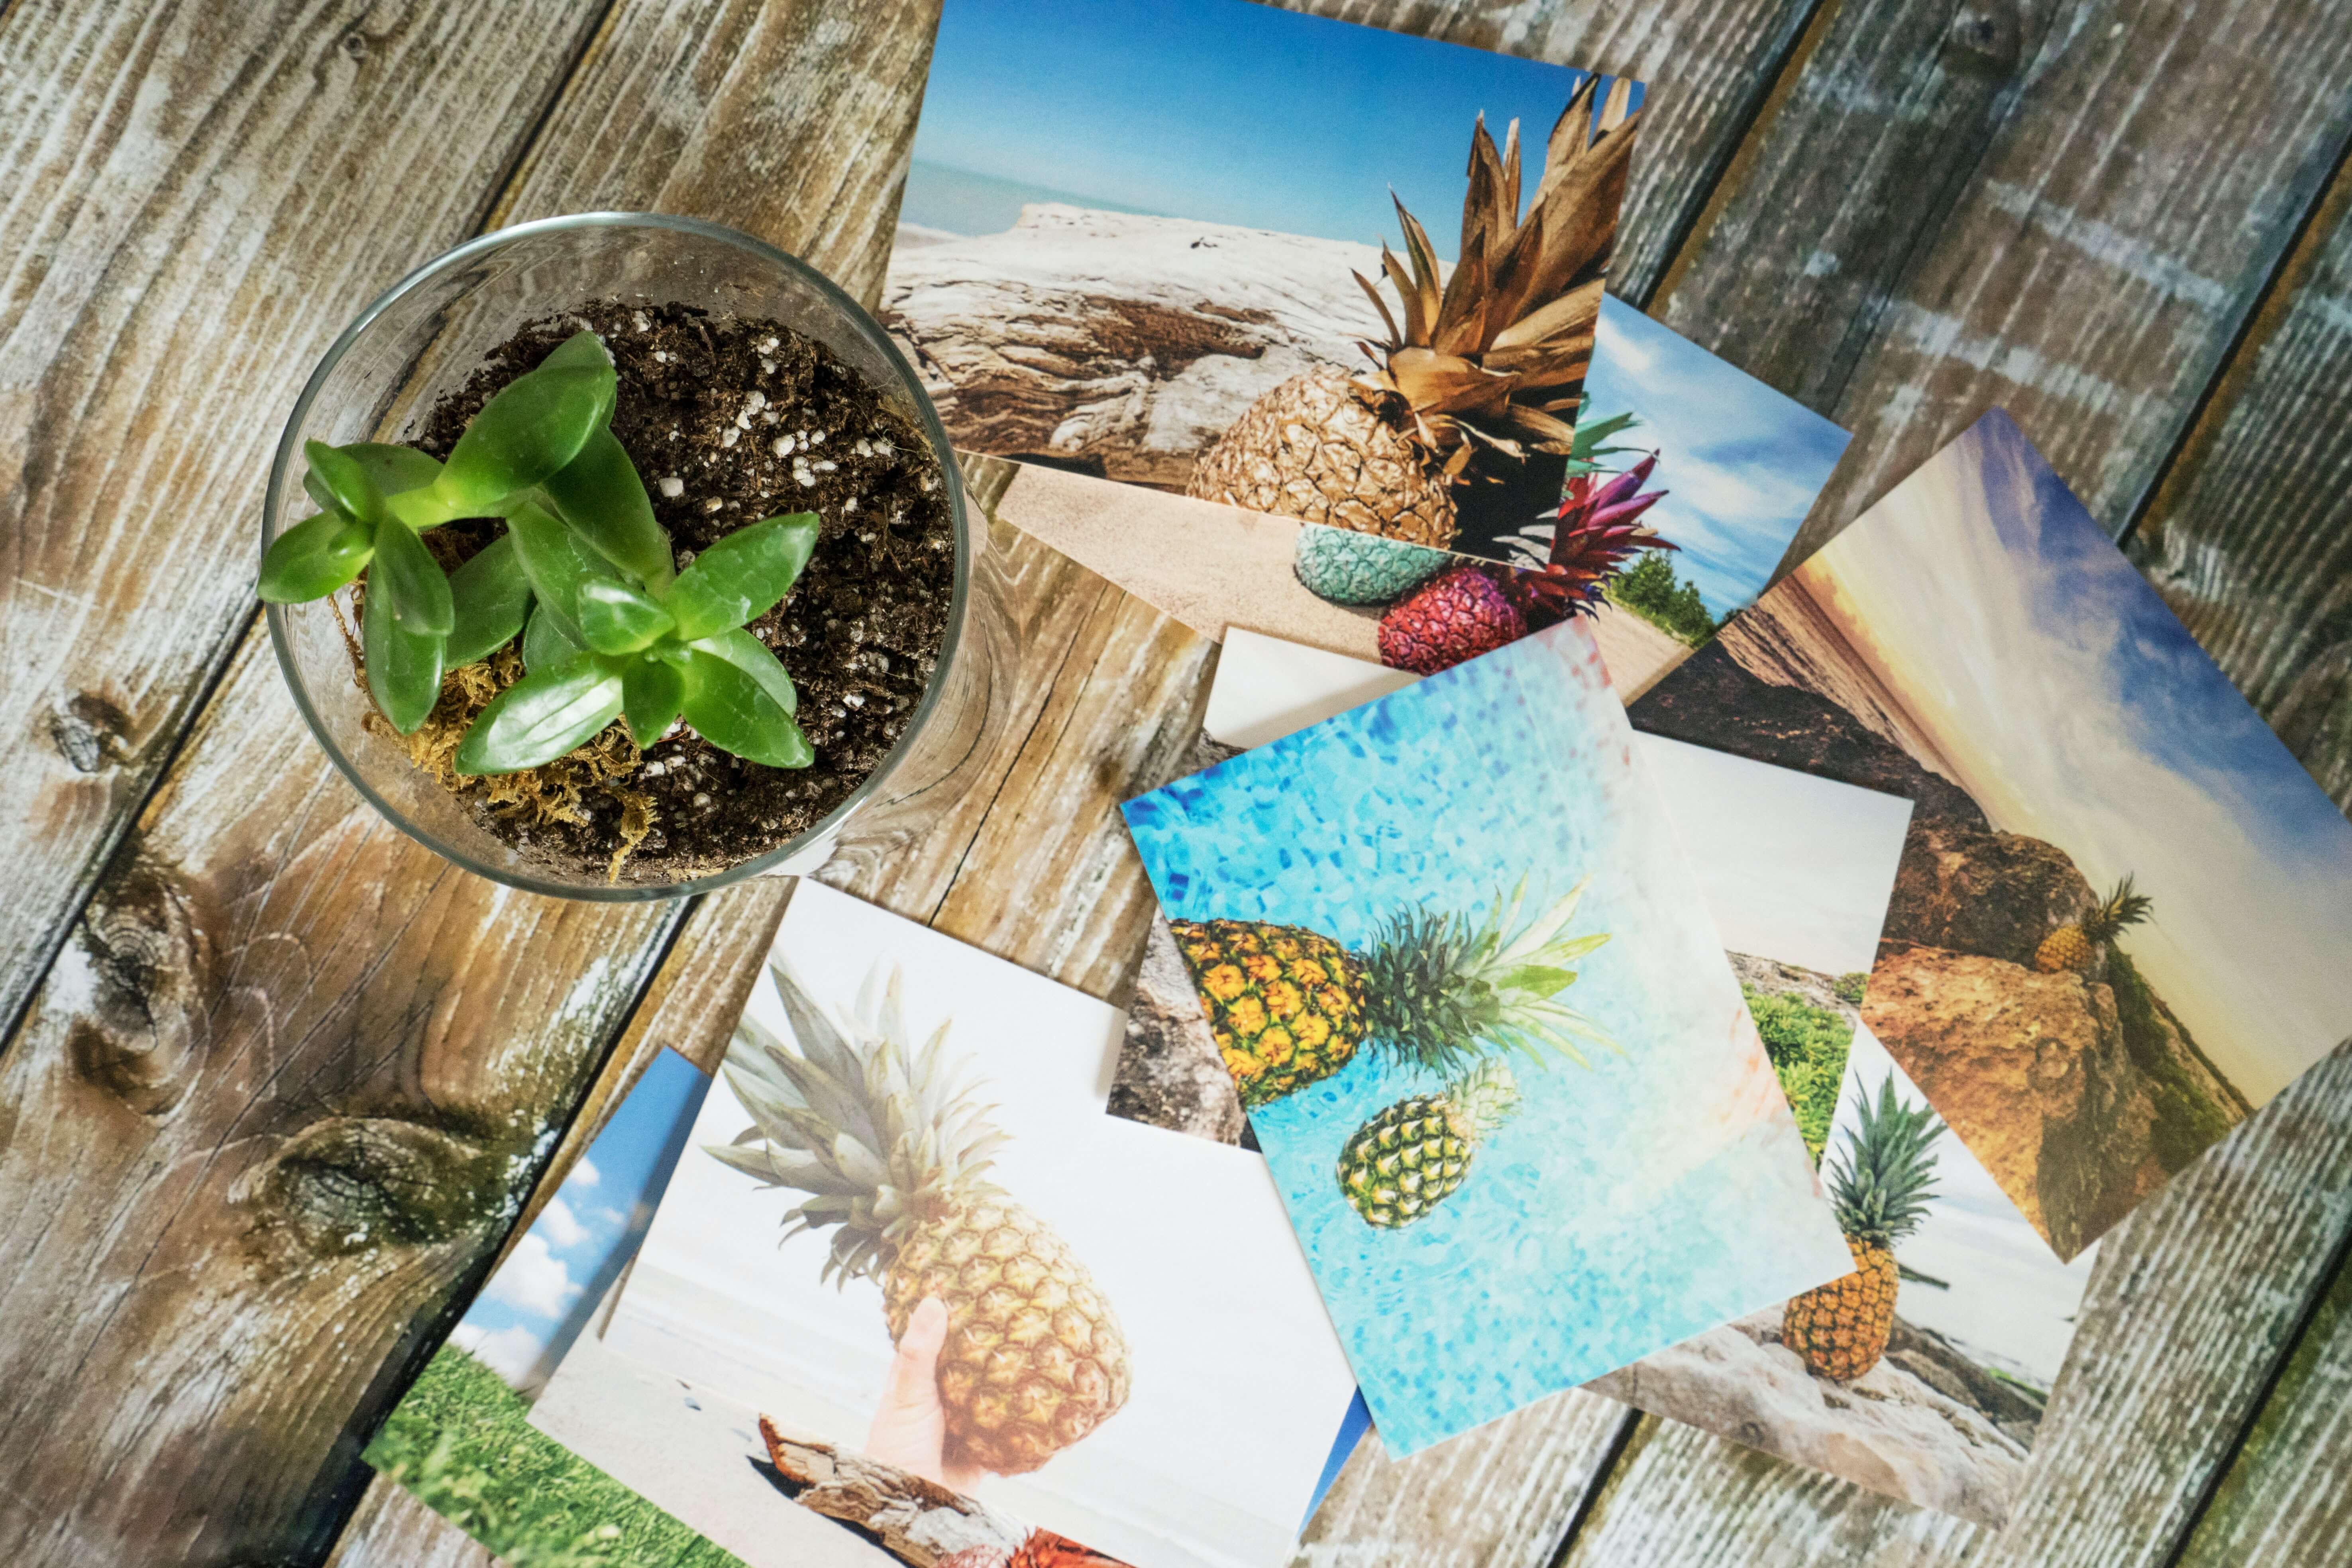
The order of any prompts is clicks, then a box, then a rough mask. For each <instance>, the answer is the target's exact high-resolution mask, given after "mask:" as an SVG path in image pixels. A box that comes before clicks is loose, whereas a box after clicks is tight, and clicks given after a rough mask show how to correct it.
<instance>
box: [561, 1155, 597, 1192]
mask: <svg viewBox="0 0 2352 1568" xmlns="http://www.w3.org/2000/svg"><path fill="white" fill-rule="evenodd" d="M603 1180H604V1176H603V1175H602V1174H600V1173H598V1171H597V1169H596V1162H595V1161H593V1160H591V1159H590V1158H589V1157H588V1156H587V1155H585V1154H583V1155H581V1156H580V1163H578V1164H576V1165H574V1166H572V1173H571V1174H570V1175H568V1176H566V1177H564V1178H563V1184H564V1185H565V1186H567V1187H593V1186H594V1185H595V1184H597V1183H599V1182H601V1181H603Z"/></svg>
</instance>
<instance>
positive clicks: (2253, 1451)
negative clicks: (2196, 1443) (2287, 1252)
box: [2179, 1257, 2352, 1568]
mask: <svg viewBox="0 0 2352 1568" xmlns="http://www.w3.org/2000/svg"><path fill="white" fill-rule="evenodd" d="M2347 1474H2352V1257H2347V1258H2344V1259H2343V1260H2342V1261H2341V1262H2339V1263H2338V1264H2337V1266H2336V1278H2335V1279H2334V1281H2333V1282H2332V1283H2331V1284H2330V1285H2329V1286H2328V1288H2327V1290H2326V1294H2325V1295H2323V1296H2322V1297H2321V1298H2320V1300H2319V1304H2318V1310H2317V1311H2315V1313H2314V1314H2313V1315H2312V1321H2311V1323H2310V1326H2309V1328H2308V1329H2306V1330H2305V1333H2304V1337H2303V1339H2302V1341H2301V1342H2300V1343H2298V1344H2297V1345H2296V1346H2295V1350H2294V1356H2293V1357H2292V1358H2290V1359H2289V1361H2288V1363H2287V1364H2286V1366H2285V1367H2284V1369H2283V1371H2282V1373H2281V1375H2280V1377H2279V1381H2278V1386H2277V1387H2275V1388H2273V1390H2272V1391H2271V1396H2270V1398H2269V1399H2268V1400H2267V1401H2265V1402H2264V1404H2263V1413H2262V1415H2260V1417H2258V1418H2257V1419H2256V1420H2255V1422H2254V1425H2253V1427H2252V1431H2251V1432H2249V1433H2248V1435H2247V1437H2246V1443H2245V1447H2243V1448H2242V1449H2241V1450H2240V1452H2239V1454H2238V1457H2237V1458H2236V1459H2235V1460H2234V1461H2233V1462H2232V1463H2231V1466H2230V1468H2229V1470H2228V1472H2227V1473H2226V1474H2225V1475H2224V1476H2223V1477H2222V1478H2221V1485H2220V1487H2218V1488H2217V1489H2215V1490H2214V1494H2213V1499H2212V1502H2211V1504H2210V1507H2209V1508H2208V1509H2207V1510H2206V1513H2205V1516H2204V1517H2203V1518H2202V1519H2200V1520H2199V1521H2197V1529H2196V1531H2194V1532H2193V1533H2192V1534H2191V1535H2190V1536H2189V1547H2188V1550H2187V1551H2185V1552H2182V1553H2181V1555H2180V1558H2179V1568H2344V1565H2345V1564H2346V1563H2352V1488H2347V1486H2346V1485H2345V1484H2344V1480H2345V1477H2346V1476H2347Z"/></svg>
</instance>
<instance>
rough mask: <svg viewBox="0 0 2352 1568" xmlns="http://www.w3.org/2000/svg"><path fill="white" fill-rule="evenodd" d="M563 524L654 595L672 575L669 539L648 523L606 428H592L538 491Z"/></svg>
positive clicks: (629, 469)
mask: <svg viewBox="0 0 2352 1568" xmlns="http://www.w3.org/2000/svg"><path fill="white" fill-rule="evenodd" d="M542 488H543V489H545V490H546V491H547V495H548V499H549V500H552V501H554V502H555V510H557V512H559V513H560V514H562V519H563V521H565V522H567V523H569V524H571V525H572V530H573V531H575V532H577V533H578V534H579V535H580V536H581V537H582V538H583V539H585V540H586V541H587V542H589V543H590V544H592V545H593V546H594V547H595V549H596V552H597V553H598V554H600V555H602V556H604V559H605V560H607V561H610V562H611V563H613V564H614V565H615V566H618V567H619V568H621V570H623V571H624V572H626V573H628V574H629V575H631V576H632V577H635V578H636V579H637V581H639V582H641V583H643V584H646V586H647V587H649V588H652V589H654V590H656V592H658V591H659V590H661V589H663V588H666V587H667V586H668V585H669V580H670V579H671V578H672V577H673V576H675V575H676V574H677V563H675V562H674V561H673V560H672V559H671V557H670V546H669V535H668V533H667V532H666V531H664V530H663V528H662V525H661V524H660V523H658V522H656V521H654V503H653V500H652V499H651V498H650V497H648V496H647V495H646V486H645V481H644V480H643V479H639V478H638V477H637V469H636V465H635V464H634V463H632V462H630V461H629V454H628V453H627V452H625V451H624V450H623V449H622V447H621V443H620V442H619V441H617V440H615V439H614V436H613V432H612V431H611V430H609V429H602V428H600V429H598V430H596V431H595V432H594V433H593V434H592V435H591V436H590V437H588V441H587V444H586V445H585V446H583V447H581V448H580V455H579V456H578V457H576V458H572V461H570V462H569V463H566V464H564V465H563V467H562V468H559V469H557V470H556V471H555V472H554V473H552V474H550V475H549V476H548V477H547V480H546V482H545V484H544V486H543V487H542Z"/></svg>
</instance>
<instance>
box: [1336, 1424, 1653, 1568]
mask: <svg viewBox="0 0 2352 1568" xmlns="http://www.w3.org/2000/svg"><path fill="white" fill-rule="evenodd" d="M1634 1419H1635V1417H1634V1415H1633V1412H1632V1411H1630V1410H1628V1409H1626V1408H1625V1406H1623V1405H1619V1404H1617V1403H1616V1402H1615V1401H1613V1400H1609V1399H1603V1398H1601V1396H1600V1395H1599V1394H1587V1393H1585V1392H1584V1391H1583V1390H1581V1389H1574V1390H1571V1391H1570V1392H1569V1393H1566V1394H1560V1395H1559V1396H1558V1397H1556V1398H1552V1399H1548V1400H1545V1401H1544V1402H1543V1403H1542V1404H1540V1405H1530V1406H1528V1408H1527V1409H1525V1410H1522V1411H1519V1412H1517V1414H1515V1415H1507V1416H1505V1417H1504V1418H1503V1419H1502V1420H1500V1421H1496V1422H1492V1423H1489V1424H1488V1425H1486V1426H1481V1427H1479V1428H1477V1429H1476V1430H1475V1431H1473V1432H1465V1433H1464V1434H1463V1435H1462V1436H1459V1437H1456V1438H1454V1439H1453V1440H1452V1441H1450V1442H1445V1443H1441V1444H1439V1445H1438V1446H1437V1447H1434V1448H1428V1449H1424V1450H1423V1451H1422V1452H1421V1453H1418V1454H1415V1455H1414V1456H1413V1457H1412V1458H1409V1459H1402V1460H1400V1459H1391V1458H1389V1457H1388V1455H1387V1454H1386V1453H1385V1452H1384V1451H1383V1450H1382V1449H1381V1446H1380V1444H1379V1442H1378V1441H1377V1440H1371V1439H1368V1440H1366V1441H1365V1442H1364V1443H1362V1444H1361V1445H1360V1446H1359V1447H1357V1449H1356V1451H1355V1453H1354V1454H1352V1455H1350V1456H1349V1459H1348V1463H1347V1466H1346V1467H1345V1468H1343V1469H1341V1470H1340V1472H1339V1479H1338V1480H1336V1481H1334V1482H1333V1483H1332V1484H1331V1493H1330V1495H1329V1496H1328V1497H1327V1498H1325V1499H1324V1500H1323V1506H1322V1507H1321V1508H1319V1509H1318V1510H1316V1513H1315V1518H1314V1520H1313V1521H1312V1522H1311V1523H1309V1524H1308V1526H1307V1533H1306V1536H1305V1538H1304V1539H1303V1540H1302V1541H1301V1542H1299V1549H1298V1555H1297V1557H1295V1558H1294V1559H1292V1568H1369V1565H1370V1564H1374V1563H1381V1564H1386V1563H1396V1564H1398V1565H1399V1568H1403V1565H1404V1564H1412V1568H1543V1565H1545V1564H1548V1563H1550V1562H1551V1560H1552V1556H1553V1554H1554V1552H1556V1551H1557V1550H1558V1548H1559V1542H1560V1538H1561V1537H1562V1536H1563V1535H1565V1534H1566V1533H1567V1531H1568V1527H1569V1522H1570V1521H1571V1520H1573V1519H1574V1518H1575V1517H1576V1510H1577V1509H1578V1508H1579V1507H1580V1506H1581V1505H1582V1503H1583V1501H1584V1499H1585V1495H1586V1494H1587V1492H1589V1491H1590V1490H1591V1489H1592V1488H1593V1487H1595V1486H1596V1485H1598V1484H1599V1483H1600V1482H1601V1479H1602V1476H1601V1469H1602V1466H1603V1464H1604V1462H1605V1461H1606V1459H1607V1458H1608V1455H1609V1451H1610V1447H1611V1445H1612V1444H1613V1443H1614V1442H1615V1441H1616V1440H1617V1437H1618V1436H1619V1434H1620V1433H1622V1431H1623V1430H1624V1429H1625V1427H1626V1426H1627V1425H1628V1424H1629V1423H1630V1422H1632V1421H1633V1420H1634Z"/></svg>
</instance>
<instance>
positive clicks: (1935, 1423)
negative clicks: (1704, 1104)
mask: <svg viewBox="0 0 2352 1568" xmlns="http://www.w3.org/2000/svg"><path fill="white" fill-rule="evenodd" d="M1893 1346H1894V1348H1893V1349H1891V1350H1890V1352H1889V1353H1888V1354H1887V1356H1886V1357H1885V1359H1884V1360H1882V1361H1881V1362H1880V1363H1878V1364H1877V1365H1876V1366H1874V1367H1873V1368H1871V1369H1870V1371H1869V1372H1867V1373H1864V1375H1863V1376H1861V1377H1859V1378H1856V1379H1855V1380H1854V1381H1853V1382H1852V1383H1844V1384H1841V1383H1832V1382H1831V1381H1829V1380H1828V1379H1826V1378H1817V1377H1815V1376H1814V1375H1813V1374H1812V1373H1810V1372H1808V1371H1806V1370H1805V1363H1803V1361H1801V1359H1799V1357H1798V1355H1797V1353H1796V1352H1794V1351H1792V1350H1790V1349H1789V1348H1788V1347H1787V1346H1785V1345H1783V1344H1782V1343H1781V1342H1780V1308H1778V1307H1774V1308H1772V1309H1770V1310H1768V1311H1763V1312H1758V1313H1755V1314H1753V1315H1751V1316H1749V1317H1746V1318H1743V1319H1741V1320H1739V1321H1738V1322H1735V1323H1730V1324H1727V1325H1726V1326H1725V1327H1723V1328H1720V1329H1714V1330H1710V1331H1707V1332H1706V1333H1704V1334H1700V1335H1699V1336H1697V1337H1696V1339H1690V1340H1685V1341H1684V1342H1682V1343H1680V1344H1678V1345H1675V1346H1673V1347H1671V1348H1670V1349H1667V1350H1664V1351H1660V1352H1657V1353H1655V1354H1654V1355H1651V1356H1647V1357H1645V1358H1643V1360H1641V1361H1639V1362H1636V1363H1633V1365H1632V1366H1629V1367H1624V1368H1622V1369H1621V1370H1619V1371H1617V1372H1613V1373H1610V1374H1609V1375H1608V1376H1606V1377H1603V1378H1601V1379H1599V1380H1597V1381H1595V1382H1593V1383H1591V1384H1587V1386H1588V1387H1590V1388H1591V1389H1592V1390H1593V1391H1594V1392H1595V1393H1598V1394H1607V1395H1608V1396H1609V1397H1611V1398H1612V1399H1620V1400H1622V1401H1624V1402H1625V1403H1626V1404H1628V1405H1634V1406H1636V1407H1638V1408H1640V1409H1643V1410H1647V1411H1650V1412H1653V1413H1654V1414H1655V1415H1664V1416H1666V1417H1668V1418H1669V1419H1672V1420H1675V1421H1681V1422H1685V1423H1686V1424H1688V1425H1690V1426H1696V1427H1699V1428H1700V1429H1702V1430H1704V1431H1708V1432H1714V1433H1717V1434H1718V1435H1720V1436H1725V1437H1728V1438H1730V1439H1732V1440H1733V1441H1734V1442H1738V1443H1744V1444H1746V1445H1747V1446H1748V1447H1751V1448H1760V1449H1762V1450H1763V1451H1764V1452H1765V1453H1768V1454H1772V1455H1776V1456H1778V1457H1779V1458H1784V1459H1788V1460H1790V1461H1791V1462H1793V1463H1796V1464H1800V1465H1806V1466H1810V1467H1811V1468H1814V1469H1817V1470H1822V1471H1825V1472H1827V1473H1828V1474H1830V1475H1833V1476H1838V1477H1842V1478H1843V1479H1846V1480H1850V1481H1853V1482H1854V1483H1855V1484H1857V1485H1859V1486H1864V1487H1868V1488H1869V1489H1872V1490H1873V1491H1877V1492H1884V1493H1885V1494H1886V1495H1888V1496H1890V1497H1896V1498H1901V1499H1903V1500H1905V1501H1906V1502H1912V1503H1916V1504H1918V1505H1920V1506H1922V1507H1925V1508H1932V1509H1937V1510H1941V1511H1943V1512H1945V1513H1949V1514H1956V1515H1958V1516H1959V1517H1960V1518H1962V1519H1967V1520H1971V1521H1976V1522H1978V1523H1981V1524H1987V1525H1990V1526H1992V1527H1993V1528H1995V1529H1999V1528H2000V1526H2001V1525H2002V1524H2004V1523H2006V1522H2007V1521H2008V1518H2009V1507H2010V1503H2011V1499H2012V1498H2013V1497H2014V1495H2015V1493H2016V1489H2017V1484H2018V1480H2019V1479H2020V1477H2021V1475H2022V1474H2023V1472H2024V1468H2025V1460H2026V1450H2027V1443H2028V1442H2030V1440H2031V1437H2032V1423H2033V1420H2034V1419H2035V1418H2036V1416H2037V1415H2038V1413H2037V1412H2036V1411H2035V1410H2034V1409H2033V1406H2032V1401H2031V1400H2030V1399H2027V1398H2026V1397H2024V1396H2023V1395H2021V1394H2019V1395H2013V1396H2011V1397H2009V1398H2007V1399H2000V1398H1999V1397H1998V1396H1994V1397H1993V1398H1992V1399H1990V1400H1988V1402H1987V1403H1986V1404H1982V1405H1980V1404H1979V1392H1978V1391H1979V1388H1980V1387H1981V1385H1983V1384H1994V1383H1995V1382H1996V1380H1994V1379H1992V1378H1990V1376H1989V1375H1988V1374H1987V1373H1985V1372H1984V1371H1983V1370H1982V1369H1981V1368H1979V1367H1978V1366H1976V1365H1975V1364H1974V1363H1971V1362H1969V1360H1968V1359H1967V1357H1966V1356H1965V1355H1963V1354H1961V1353H1959V1352H1957V1351H1955V1350H1954V1349H1953V1348H1952V1347H1951V1346H1950V1345H1949V1344H1948V1342H1945V1341H1943V1340H1941V1339H1940V1338H1938V1337H1937V1336H1934V1335H1931V1334H1927V1333H1925V1332H1924V1331H1919V1330H1916V1329H1912V1328H1910V1327H1909V1326H1908V1325H1906V1324H1904V1323H1902V1322H1901V1321H1899V1320H1898V1321H1897V1322H1896V1325H1895V1340H1894V1342H1893ZM1915 1368H1916V1370H1914V1369H1915ZM1922 1373H1925V1375H1924V1376H1923V1375H1921V1374H1922ZM2005 1428H2006V1429H2005ZM2012 1433H2015V1434H2017V1435H2012ZM2020 1436H2022V1437H2023V1438H2024V1439H2025V1441H2021V1440H2020Z"/></svg>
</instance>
